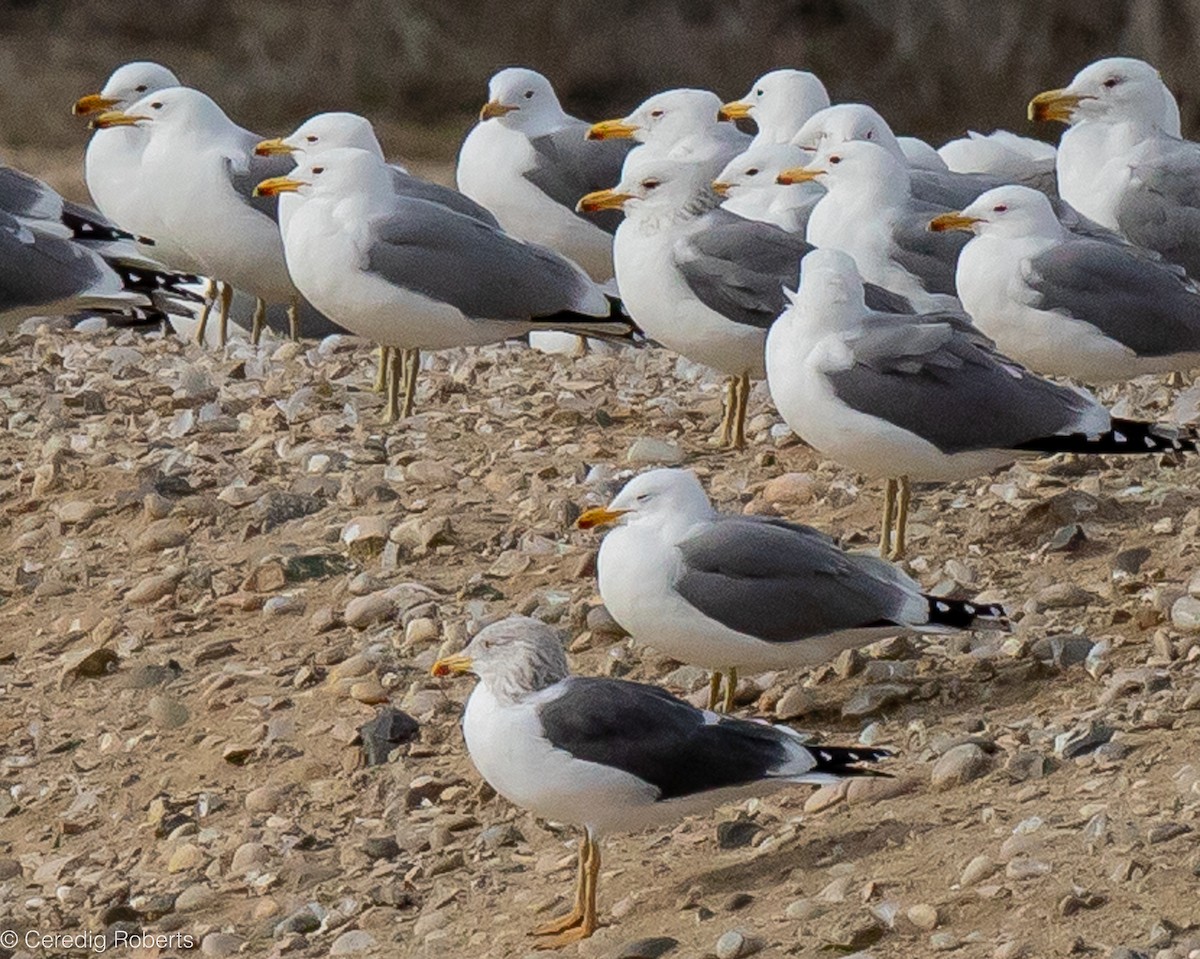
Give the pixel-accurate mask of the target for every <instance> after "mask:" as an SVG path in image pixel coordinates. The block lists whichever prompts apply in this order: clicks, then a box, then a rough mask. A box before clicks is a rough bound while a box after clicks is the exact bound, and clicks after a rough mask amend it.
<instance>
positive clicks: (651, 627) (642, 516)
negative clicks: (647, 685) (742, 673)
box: [577, 469, 1004, 712]
mask: <svg viewBox="0 0 1200 959" xmlns="http://www.w3.org/2000/svg"><path fill="white" fill-rule="evenodd" d="M577 525H578V526H579V527H580V528H581V529H591V528H593V527H600V526H609V525H611V526H612V527H613V528H612V530H611V531H610V532H609V533H608V535H607V536H605V537H604V540H603V542H602V543H601V544H600V554H599V557H598V560H597V572H598V578H599V584H600V597H601V599H603V600H604V606H605V608H606V609H607V610H608V611H609V612H610V613H612V615H613V618H614V619H615V620H616V621H617V622H618V623H619V624H620V625H621V626H622V628H624V629H625V631H626V632H628V633H629V634H630V635H631V636H632V637H633V638H634V640H635V641H637V642H639V643H644V644H646V645H648V646H653V647H654V648H655V649H657V650H659V651H660V652H662V653H665V654H666V655H667V656H670V657H671V658H672V659H678V660H680V661H681V662H685V663H692V664H694V665H697V666H703V667H705V668H707V669H711V670H713V676H712V683H711V685H710V687H709V708H710V709H711V708H714V707H715V705H716V703H717V701H718V698H719V697H718V693H719V690H720V679H721V671H722V670H724V671H727V672H728V674H729V678H728V681H727V683H726V688H725V700H724V702H725V710H726V711H727V712H728V711H729V710H730V709H732V707H733V704H734V693H735V690H736V686H737V669H738V668H739V667H753V668H755V669H789V668H795V667H802V666H803V667H808V666H817V665H820V664H821V663H825V662H828V661H830V660H832V659H834V658H835V657H836V656H837V655H838V653H840V652H842V651H843V650H846V649H853V648H856V647H859V646H865V645H866V644H868V643H871V642H874V641H876V640H878V639H882V638H883V637H885V636H894V635H896V634H897V633H945V632H955V631H957V630H962V629H971V628H974V627H978V626H981V627H988V628H994V627H996V626H1002V625H1003V617H1004V610H1002V609H1001V608H1000V607H999V606H993V605H987V604H978V603H970V602H964V601H961V600H951V599H943V598H940V597H936V596H926V595H924V594H923V593H922V592H921V588H920V587H919V586H918V585H917V583H915V582H914V581H913V580H912V579H910V578H909V577H908V576H907V575H905V574H904V573H903V572H902V571H901V570H900V569H899V568H897V567H895V566H893V565H892V564H891V563H889V562H887V561H886V560H883V559H880V558H878V557H875V556H868V555H866V554H862V553H849V552H846V551H845V550H843V549H841V548H840V547H839V546H838V545H837V544H836V543H834V542H833V540H831V539H830V538H829V537H828V536H826V535H824V534H823V533H820V532H818V531H817V530H815V529H813V528H812V527H809V526H800V525H797V524H795V523H788V522H784V521H783V520H779V519H771V518H767V517H761V516H742V515H739V514H723V513H718V512H717V511H716V510H714V509H713V507H712V504H711V503H710V502H709V499H708V497H707V496H706V495H705V493H704V488H703V487H702V486H701V485H700V481H699V480H698V479H697V478H696V475H695V474H694V473H692V472H690V471H689V470H679V469H659V470H652V471H651V472H649V473H643V474H642V475H640V476H636V477H634V478H633V479H632V480H630V481H629V482H628V483H627V484H626V486H625V488H624V489H622V490H621V492H620V494H618V496H617V497H616V498H615V499H614V500H613V501H612V502H611V503H609V504H608V505H607V506H603V507H597V508H595V509H589V510H587V511H586V512H585V513H583V515H582V516H580V517H579V520H578V521H577Z"/></svg>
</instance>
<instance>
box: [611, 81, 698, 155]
mask: <svg viewBox="0 0 1200 959" xmlns="http://www.w3.org/2000/svg"><path fill="white" fill-rule="evenodd" d="M720 110H721V98H720V97H718V96H717V95H716V94H715V93H713V92H712V91H711V90H688V89H682V90H668V91H666V92H665V93H657V94H655V95H654V96H652V97H650V99H648V100H646V101H645V102H643V103H642V104H641V106H639V107H638V108H637V109H636V110H634V111H633V112H632V113H631V114H629V116H627V117H626V118H625V119H624V120H623V121H621V122H622V123H625V124H627V125H628V126H629V127H632V128H633V130H632V132H631V133H630V135H631V136H632V137H633V138H634V139H635V140H637V141H639V142H641V143H651V144H653V145H654V147H655V149H657V150H668V149H670V148H671V147H673V146H675V144H677V143H680V142H681V141H682V140H684V139H686V138H687V137H690V136H693V135H695V134H697V133H704V132H705V131H706V130H711V129H713V128H714V127H716V125H717V123H718V122H720V121H719V120H718V117H717V114H718V113H719V112H720Z"/></svg>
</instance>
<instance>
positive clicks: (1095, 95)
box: [1029, 57, 1200, 277]
mask: <svg viewBox="0 0 1200 959" xmlns="http://www.w3.org/2000/svg"><path fill="white" fill-rule="evenodd" d="M1029 116H1030V119H1033V120H1061V121H1063V122H1065V123H1069V124H1070V127H1069V129H1068V130H1067V132H1066V133H1064V134H1063V137H1062V141H1061V142H1060V143H1059V146H1058V159H1057V168H1058V191H1059V194H1060V195H1061V196H1062V198H1063V199H1064V200H1066V201H1067V202H1068V203H1071V204H1072V205H1073V206H1074V207H1075V208H1076V209H1078V210H1079V211H1080V212H1081V213H1083V214H1084V215H1085V216H1088V217H1090V218H1091V219H1092V220H1094V221H1096V222H1097V223H1099V224H1100V225H1102V226H1105V227H1107V228H1109V229H1111V230H1117V231H1119V232H1120V233H1121V234H1122V235H1124V236H1126V237H1128V238H1129V239H1130V240H1132V241H1133V242H1134V243H1137V244H1139V245H1141V246H1144V247H1146V248H1148V249H1151V250H1154V251H1155V252H1157V253H1160V254H1161V255H1162V256H1163V257H1164V258H1166V259H1167V260H1170V261H1171V262H1172V263H1177V264H1179V265H1180V266H1182V267H1183V268H1184V269H1186V270H1187V271H1188V273H1189V274H1191V275H1192V276H1197V277H1200V144H1197V143H1193V142H1191V141H1189V140H1183V139H1181V138H1180V136H1179V108H1178V105H1177V104H1176V102H1175V98H1174V97H1173V96H1172V95H1171V92H1170V91H1169V90H1168V89H1167V87H1166V85H1165V84H1164V83H1163V82H1162V79H1161V78H1160V77H1159V75H1158V71H1157V70H1155V69H1154V67H1152V66H1150V64H1148V63H1145V62H1144V61H1142V60H1135V59H1132V58H1129V57H1112V58H1110V59H1106V60H1100V61H1097V62H1096V63H1093V64H1091V65H1090V66H1088V67H1085V68H1084V69H1083V70H1081V71H1080V72H1079V73H1078V74H1076V76H1075V78H1074V79H1073V80H1072V81H1071V83H1070V84H1069V85H1068V86H1067V87H1065V88H1064V89H1061V90H1047V91H1046V92H1045V93H1040V94H1038V95H1037V96H1036V97H1034V98H1033V99H1032V100H1031V101H1030V103H1029Z"/></svg>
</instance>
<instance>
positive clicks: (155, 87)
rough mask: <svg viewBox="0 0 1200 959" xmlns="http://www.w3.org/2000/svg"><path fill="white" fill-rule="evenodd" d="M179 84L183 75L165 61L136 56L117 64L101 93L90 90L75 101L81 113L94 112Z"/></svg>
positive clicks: (120, 106) (89, 114) (118, 107)
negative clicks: (178, 73) (90, 91)
mask: <svg viewBox="0 0 1200 959" xmlns="http://www.w3.org/2000/svg"><path fill="white" fill-rule="evenodd" d="M177 86H179V78H178V77H177V76H175V74H174V73H172V72H171V71H170V70H168V69H167V68H166V67H164V66H163V65H162V64H159V63H153V62H151V61H149V60H136V61H134V62H133V63H126V64H125V65H124V66H120V67H117V69H116V70H114V71H113V72H112V74H111V76H109V78H108V81H107V82H106V83H105V84H104V88H103V89H102V90H101V91H100V92H99V93H89V94H88V95H87V96H85V97H80V98H79V100H77V101H76V103H75V108H74V111H73V112H74V113H75V114H76V115H77V116H91V115H92V114H95V113H100V112H101V111H102V110H120V109H123V108H124V107H127V106H129V105H130V104H131V103H134V102H136V101H137V100H140V99H141V98H142V97H144V96H146V95H147V94H149V93H157V92H158V91H159V90H165V89H166V88H167V87H177Z"/></svg>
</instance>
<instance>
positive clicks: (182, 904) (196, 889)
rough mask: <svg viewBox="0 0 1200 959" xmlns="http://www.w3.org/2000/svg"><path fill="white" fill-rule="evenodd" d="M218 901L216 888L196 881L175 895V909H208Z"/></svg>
mask: <svg viewBox="0 0 1200 959" xmlns="http://www.w3.org/2000/svg"><path fill="white" fill-rule="evenodd" d="M216 901H217V893H216V891H215V890H213V889H212V888H211V887H209V886H206V885H204V884H203V883H194V884H193V885H191V886H188V887H186V888H185V889H184V890H183V892H181V893H180V894H179V895H178V896H176V897H175V911H176V912H197V911H200V910H204V911H207V910H209V909H211V908H212V907H213V905H214V904H215V903H216Z"/></svg>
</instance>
